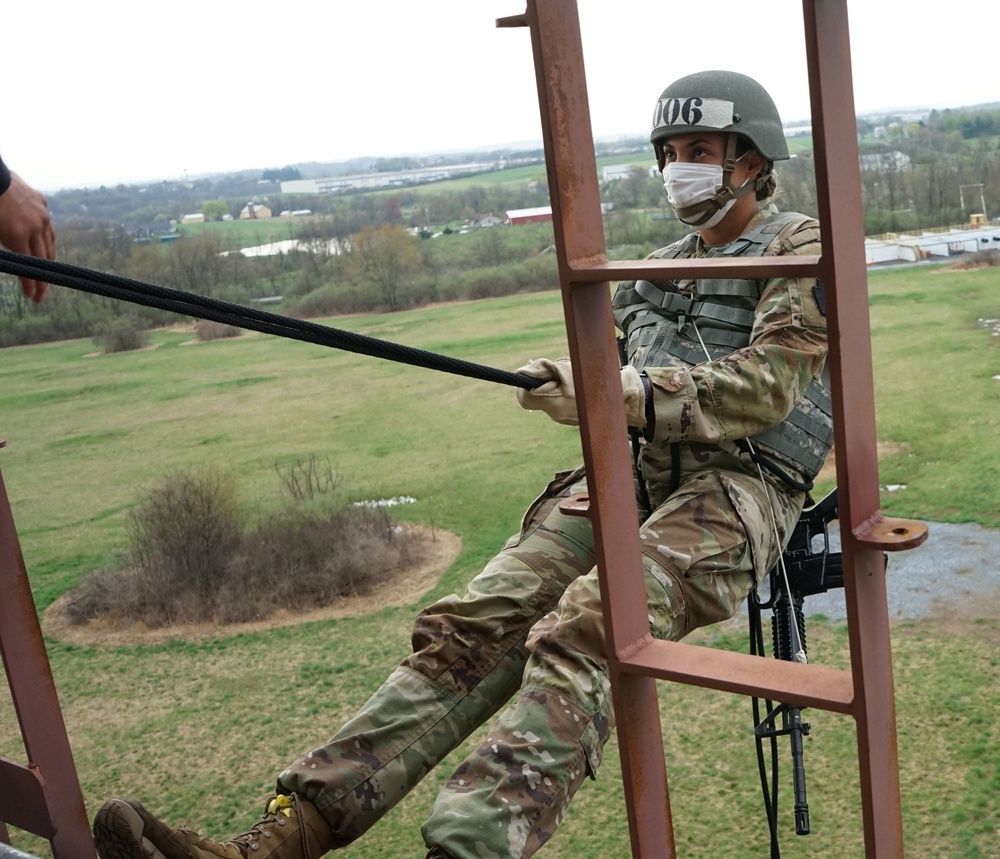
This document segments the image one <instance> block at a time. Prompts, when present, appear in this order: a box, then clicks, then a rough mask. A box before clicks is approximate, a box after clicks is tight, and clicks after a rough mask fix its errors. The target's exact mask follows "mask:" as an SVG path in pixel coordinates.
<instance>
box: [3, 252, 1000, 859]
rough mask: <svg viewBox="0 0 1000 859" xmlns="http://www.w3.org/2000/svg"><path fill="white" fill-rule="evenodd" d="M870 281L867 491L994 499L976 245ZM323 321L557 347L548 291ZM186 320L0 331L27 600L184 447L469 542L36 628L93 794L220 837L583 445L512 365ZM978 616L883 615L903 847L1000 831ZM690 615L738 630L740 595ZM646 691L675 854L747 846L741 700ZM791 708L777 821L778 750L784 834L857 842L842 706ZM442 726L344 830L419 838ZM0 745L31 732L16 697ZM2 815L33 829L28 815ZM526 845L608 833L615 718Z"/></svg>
mask: <svg viewBox="0 0 1000 859" xmlns="http://www.w3.org/2000/svg"><path fill="white" fill-rule="evenodd" d="M870 287H871V293H872V302H871V306H872V328H873V333H874V347H875V362H876V367H875V385H876V394H877V402H878V431H879V436H880V440H881V441H882V442H883V443H884V444H885V447H886V450H887V455H886V458H885V459H884V461H883V462H882V464H881V481H882V483H883V484H885V483H895V484H905V485H906V487H907V488H906V489H905V490H900V491H898V492H893V493H883V496H882V503H883V508H884V509H885V510H886V511H887V512H888V513H891V514H892V515H899V516H907V517H914V518H920V519H925V520H932V521H940V520H947V521H975V522H980V523H982V524H984V525H987V526H992V527H998V526H1000V505H998V503H997V489H996V487H997V482H998V481H997V477H998V475H997V470H998V466H997V462H998V455H1000V433H998V432H997V422H998V419H1000V383H998V382H997V381H996V380H995V379H993V376H995V375H997V374H998V373H1000V352H998V349H997V344H998V340H997V339H996V338H995V337H992V336H991V329H990V328H989V326H988V325H986V324H984V323H982V322H981V321H980V320H984V319H996V318H997V317H1000V308H998V303H1000V301H998V299H997V291H996V274H995V270H982V271H971V272H948V271H942V270H940V269H920V270H917V269H900V270H897V271H891V272H884V273H883V272H878V273H874V272H873V273H872V274H871V277H870ZM331 323H332V324H335V325H336V326H338V327H341V328H346V329H350V330H352V331H358V332H361V333H365V334H370V335H373V336H376V337H380V338H384V339H388V340H394V341H399V342H404V343H407V344H409V345H412V346H416V347H419V348H424V349H429V350H433V351H436V352H442V353H446V354H449V355H453V356H455V357H460V358H464V359H467V360H471V361H475V362H479V363H482V364H488V365H491V366H496V367H503V368H514V367H517V366H519V365H520V364H522V363H524V362H525V361H526V359H528V358H531V357H539V356H543V355H547V356H553V357H555V356H558V355H562V354H565V348H566V347H565V334H564V327H563V322H562V309H561V305H560V303H559V296H558V294H557V293H554V292H553V293H542V294H531V295H525V296H513V297H509V298H502V299H496V300H490V301H481V302H475V303H468V304H460V305H449V306H437V307H431V308H426V309H422V310H419V311H414V312H407V313H399V314H395V315H391V316H388V315H386V316H356V317H349V318H340V319H337V320H332V321H331ZM193 340H194V337H193V334H192V332H191V330H190V328H188V327H177V328H174V329H166V330H162V331H159V332H156V333H155V334H154V347H153V348H151V349H148V350H145V351H142V352H137V353H126V354H119V355H96V354H94V351H95V349H94V346H93V345H92V344H91V343H90V342H89V341H73V342H65V343H57V344H47V345H41V346H33V347H24V348H17V349H7V350H4V352H3V353H2V355H0V415H2V418H3V420H2V423H0V437H2V438H6V439H7V441H8V447H7V448H6V449H5V450H3V451H2V452H0V468H2V470H3V475H4V479H5V482H6V485H7V490H8V493H9V495H10V497H11V502H12V505H13V509H14V515H15V519H16V522H17V525H18V532H19V535H20V540H21V545H22V549H23V552H24V556H25V561H26V565H27V568H28V571H29V575H30V577H31V580H32V585H33V589H34V593H35V596H36V602H37V604H38V607H39V609H41V610H44V609H45V608H46V607H47V606H49V605H50V604H51V603H52V602H53V601H54V600H55V599H56V598H57V597H59V596H60V595H61V594H63V593H65V592H66V591H67V590H68V589H70V588H72V587H73V586H74V585H75V584H76V583H78V582H79V581H80V580H81V579H82V577H83V576H84V575H86V573H88V572H89V571H91V570H93V569H96V568H99V567H101V566H104V565H106V564H110V563H114V561H115V558H116V557H117V556H118V555H119V554H120V553H121V552H122V551H123V549H124V548H125V545H126V533H125V527H124V523H125V514H126V512H127V511H128V510H129V509H130V508H131V507H132V506H133V505H135V504H136V502H137V500H138V498H139V496H140V495H141V492H142V490H143V489H144V488H146V487H149V486H150V485H152V484H154V483H156V482H157V481H159V479H160V478H161V477H162V476H163V475H164V474H165V473H167V472H168V471H171V470H173V469H176V468H194V469H197V468H199V467H201V466H204V465H209V464H211V465H214V466H219V467H223V468H226V469H229V470H231V471H232V472H233V473H234V474H235V475H236V477H237V478H238V479H239V481H240V485H241V487H242V491H243V497H244V500H245V503H246V505H247V511H248V516H258V515H261V516H266V515H267V512H268V511H269V510H271V509H274V508H275V507H276V506H277V505H278V504H279V503H280V491H281V482H280V480H279V478H278V476H277V475H276V473H275V465H276V464H278V465H280V464H282V463H289V462H292V461H294V460H295V459H296V458H298V457H305V456H309V455H310V454H316V455H319V456H323V457H328V458H329V459H330V461H331V462H332V463H333V465H334V467H335V468H336V469H337V471H338V472H339V473H340V474H341V475H343V478H344V486H345V487H347V489H346V490H345V492H347V493H348V494H349V495H350V497H351V498H355V499H371V498H382V497H394V496H400V495H409V496H412V497H413V498H415V499H416V502H415V503H414V504H412V505H408V506H405V507H400V508H397V509H398V511H399V515H400V516H401V517H404V518H406V519H409V520H412V521H415V522H420V523H425V524H429V525H432V526H434V527H435V528H440V529H446V530H448V531H451V532H453V533H455V534H457V535H459V536H460V537H461V539H462V542H463V549H462V552H461V555H460V557H459V559H458V560H457V562H456V563H455V564H454V565H453V566H452V567H451V568H450V569H448V570H447V571H444V573H443V575H442V576H441V578H440V580H439V582H438V583H437V584H436V585H435V586H434V587H433V588H432V589H431V590H430V592H428V593H427V594H425V595H424V596H423V598H422V599H420V600H418V601H415V602H413V603H412V604H409V605H403V606H399V607H386V608H383V609H381V610H379V611H376V612H374V613H372V614H368V615H365V616H360V617H349V618H346V619H340V620H329V621H320V622H313V623H307V624H301V625H298V626H292V627H285V628H281V629H275V630H270V631H263V632H254V633H244V634H239V635H233V634H227V633H226V631H225V630H221V629H220V630H219V631H218V634H217V636H214V637H210V638H208V639H205V640H201V641H197V642H186V641H184V640H182V639H181V638H180V637H178V639H177V640H175V641H172V642H169V643H166V644H157V645H151V644H146V645H139V646H134V647H102V646H97V645H91V646H81V645H71V644H67V643H64V642H61V641H57V640H51V639H50V640H49V641H48V647H49V654H50V659H51V662H52V666H53V671H54V674H55V678H56V684H57V687H58V689H59V693H60V697H61V701H62V705H63V709H64V713H65V718H66V722H67V725H68V729H69V732H70V739H71V742H72V744H73V750H74V755H75V757H76V762H77V766H78V769H79V772H80V777H81V781H82V785H83V790H84V795H85V801H86V804H87V808H88V812H90V813H91V814H92V813H93V812H94V811H95V810H96V809H97V808H98V807H99V805H100V804H101V803H102V802H103V801H104V800H105V799H106V798H107V797H109V796H112V795H126V796H135V797H137V798H141V799H142V800H143V801H144V802H145V803H146V804H147V805H148V806H149V807H150V808H151V810H153V811H154V812H156V813H159V814H162V815H163V816H164V817H165V818H166V819H167V820H169V821H171V822H173V823H176V824H185V825H190V826H193V827H195V828H199V829H204V830H206V831H208V832H210V833H213V834H215V835H217V836H226V835H231V834H233V833H234V832H235V831H242V830H243V829H244V828H246V827H247V826H248V825H249V824H250V823H251V822H252V821H253V820H254V819H255V818H256V816H257V813H258V810H259V806H260V803H261V802H262V801H263V799H264V798H265V796H266V795H267V792H268V790H269V789H270V786H271V784H272V783H273V778H274V775H275V773H277V772H278V771H279V770H280V769H281V768H283V767H284V766H285V765H286V764H287V763H288V762H289V761H290V760H291V759H292V758H293V757H294V756H295V755H297V754H298V753H300V752H302V751H303V750H305V749H308V748H311V747H313V746H315V745H317V744H319V743H321V742H322V741H324V740H325V739H326V738H327V737H328V736H330V735H331V734H332V733H333V732H334V731H335V730H336V728H337V727H338V726H339V724H340V723H341V722H342V721H343V720H344V718H346V716H347V715H348V714H350V713H351V712H352V711H353V710H354V709H356V708H357V707H358V706H359V705H360V704H361V703H363V701H364V700H365V699H366V697H367V696H368V695H369V694H370V692H371V691H372V689H373V688H374V686H375V685H377V684H378V683H379V682H380V681H381V679H382V678H383V677H384V676H385V675H386V674H387V673H388V671H389V670H390V669H391V668H392V666H393V665H394V664H395V663H396V662H397V661H398V659H399V658H400V656H401V655H402V654H403V653H404V652H405V650H406V648H407V646H408V637H409V629H410V623H411V620H412V617H413V614H414V613H415V612H416V611H417V610H418V609H419V607H420V605H421V604H423V603H424V602H426V600H428V599H430V598H433V597H435V596H438V595H441V594H445V593H448V592H451V591H453V590H456V589H459V588H461V586H462V583H463V582H464V581H465V580H467V579H468V578H469V577H470V576H472V575H473V574H475V572H477V571H478V569H479V568H481V566H482V564H483V563H484V562H485V561H486V560H487V559H488V558H489V557H490V556H491V555H492V553H493V552H494V551H495V550H496V549H497V548H498V547H499V545H500V544H501V542H502V541H503V540H504V539H505V538H506V537H507V536H508V535H509V534H510V533H512V532H513V531H514V530H515V529H516V527H517V522H518V519H519V517H520V514H521V512H522V510H523V508H524V506H525V505H526V503H527V501H528V500H530V498H531V497H532V495H533V494H534V493H535V492H537V490H538V489H539V488H540V487H541V486H542V485H544V483H545V481H546V480H547V479H548V476H549V475H550V473H551V472H552V471H554V470H556V469H558V468H562V467H567V466H570V465H573V464H575V463H576V461H577V460H578V458H579V442H578V438H577V434H576V432H575V431H574V430H572V429H569V428H564V427H558V426H555V425H553V424H551V423H550V422H548V421H547V420H545V419H544V418H543V417H542V416H540V415H538V414H529V413H526V412H523V411H522V410H520V409H518V408H517V407H516V405H515V404H514V398H513V393H512V391H510V390H509V389H506V388H504V387H502V386H495V385H489V384H487V383H485V382H479V381H475V380H470V379H465V378H460V377H456V376H447V375H441V374H435V373H432V372H430V371H426V370H420V369H416V368H411V367H404V366H401V365H397V364H392V363H388V362H385V361H379V360H375V359H371V358H365V357H362V356H357V355H352V354H347V353H341V352H336V351H332V350H325V349H322V348H321V347H317V346H311V345H306V344H301V343H296V342H292V341H287V340H277V339H273V338H268V337H265V336H264V335H249V334H248V335H245V336H243V337H240V338H237V339H234V340H223V341H215V342H212V343H206V344H197V343H194V342H193ZM932 539H933V534H932ZM918 551H919V550H918ZM890 569H891V568H890ZM944 585H945V583H942V586H944ZM998 615H1000V612H998V610H997V608H996V607H995V606H994V605H992V604H991V603H989V602H986V601H984V602H983V604H982V605H981V606H979V607H978V608H977V609H976V610H975V611H974V612H971V613H970V615H969V616H968V617H952V616H941V617H936V618H933V619H929V620H924V621H920V622H907V623H900V624H896V625H895V626H894V628H893V648H894V664H895V674H896V685H897V696H898V697H897V706H898V711H899V712H898V727H899V745H900V759H901V760H900V765H901V778H902V784H903V803H904V831H905V834H906V841H907V856H908V857H910V859H924V858H925V857H926V859H930V857H935V859H939V857H955V859H958V857H962V859H986V857H995V856H997V855H998V854H997V852H996V845H997V843H998V840H1000V835H998V833H1000V735H998V728H997V724H996V719H995V714H996V712H997V711H998V708H1000V682H998V680H1000V668H998V659H997V656H996V653H997V648H998V645H1000V620H998ZM699 640H701V641H704V642H706V643H711V644H713V645H714V646H720V647H729V648H735V649H745V643H744V640H745V632H744V630H743V629H742V628H741V624H739V623H731V624H726V625H722V626H720V627H718V628H713V629H711V630H707V631H704V632H703V633H701V634H699ZM810 645H811V647H810V654H811V655H812V657H813V659H814V661H818V662H822V663H824V664H829V665H834V666H844V665H846V664H847V663H848V661H849V656H848V645H847V636H846V631H845V630H844V629H843V628H842V627H841V626H839V625H835V624H831V623H823V622H813V623H812V624H811V626H810ZM5 697H6V696H0V699H5ZM661 707H662V712H663V716H664V721H663V724H664V737H665V742H666V746H667V753H668V770H669V773H670V779H671V783H670V784H671V800H672V807H673V813H674V818H675V827H676V833H677V839H678V849H679V853H680V855H682V856H685V857H719V856H726V857H747V856H764V855H766V854H767V847H766V843H767V842H766V829H765V825H764V820H763V813H762V809H761V801H760V792H759V786H758V784H757V775H756V762H755V758H754V752H753V741H752V730H751V722H750V710H749V704H748V702H747V701H745V700H744V699H742V698H739V697H735V696H728V695H722V694H720V693H714V692H708V691H704V690H698V689H693V688H688V687H682V686H675V685H666V684H665V685H663V686H662V687H661ZM807 719H808V721H810V722H811V723H812V724H813V733H812V735H811V736H810V737H809V738H808V739H807V740H806V767H807V773H808V778H809V786H810V804H811V812H812V822H813V830H814V832H813V834H812V835H810V836H809V837H808V838H796V837H795V836H794V835H793V834H792V829H791V809H790V798H789V795H788V784H789V783H788V781H787V777H786V779H785V780H784V782H783V784H784V786H785V802H784V806H783V811H782V814H783V821H782V822H783V832H784V836H783V845H782V847H783V850H782V852H783V854H784V855H785V856H786V857H790V859H792V857H823V859H829V857H832V859H844V858H845V857H859V856H861V855H863V846H862V831H861V821H860V802H859V798H858V788H857V770H856V765H855V764H854V756H855V750H854V746H855V737H854V730H853V724H852V723H851V721H850V720H849V719H846V718H844V717H840V716H836V715H833V714H827V713H822V712H812V711H810V712H808V713H807ZM478 739H479V735H478V734H477V735H474V736H473V738H472V739H471V740H470V742H476V741H478ZM465 748H468V747H465ZM462 752H463V749H459V750H458V751H457V752H456V753H455V754H454V755H453V756H452V757H451V758H449V759H448V761H446V762H445V765H444V766H443V767H441V768H439V771H438V772H435V773H432V774H431V775H430V776H428V778H427V779H426V780H425V782H424V783H423V784H422V785H421V786H419V787H418V788H417V789H416V790H415V791H414V793H413V794H412V795H411V796H410V797H408V798H407V799H406V800H405V801H404V802H403V803H401V804H400V806H399V807H398V808H397V809H396V810H394V811H393V812H392V813H390V815H388V817H387V818H386V819H385V820H384V821H383V822H382V823H381V824H380V826H379V827H378V829H377V830H376V833H375V834H373V836H372V837H369V838H367V839H363V840H362V841H361V842H359V844H358V845H357V846H356V847H354V848H351V849H348V850H345V851H343V852H342V853H341V854H339V855H342V856H344V857H348V859H355V857H356V859H360V857H362V856H363V857H366V859H372V857H387V859H388V857H402V856H421V855H423V854H422V851H421V839H420V835H419V823H420V821H421V820H422V819H423V817H424V815H425V814H426V812H427V809H428V807H429V805H430V803H431V801H432V800H433V796H434V794H435V792H436V789H437V788H438V787H439V785H440V784H441V782H442V781H443V779H444V778H445V777H446V775H447V773H448V772H449V771H450V766H449V764H451V765H453V764H454V763H456V762H457V761H458V760H459V759H460V755H461V754H462ZM0 754H2V755H3V756H4V757H8V758H11V759H14V760H21V759H22V758H23V752H22V748H21V746H20V737H19V734H18V729H17V724H16V720H15V719H14V715H13V712H12V709H11V707H10V706H9V702H7V701H6V700H0ZM783 765H784V767H785V772H786V773H787V772H788V768H787V758H786V759H785V760H784V761H783ZM14 838H15V846H18V847H20V848H22V849H26V850H30V851H32V852H36V853H38V854H40V855H43V856H47V855H48V845H47V844H46V843H45V842H42V841H40V840H38V839H35V838H32V837H29V836H25V835H23V834H22V833H17V832H15V833H14ZM544 853H545V855H546V856H549V857H553V859H557V857H567V859H568V857H574V859H580V857H594V859H605V857H622V856H626V855H627V854H628V836H627V825H626V823H625V820H624V806H623V802H622V799H621V787H620V770H619V765H618V756H617V747H616V745H615V743H614V740H612V741H611V743H610V744H609V746H608V748H607V750H606V754H605V764H604V767H603V768H602V770H601V773H600V776H599V780H598V781H597V782H596V783H593V784H587V785H586V786H585V788H584V789H583V790H582V791H581V793H580V796H579V797H578V798H577V800H576V801H575V802H574V804H573V807H572V809H571V812H570V815H569V818H568V820H567V821H566V823H565V824H564V826H563V827H562V829H561V830H560V834H559V835H558V836H557V837H556V838H555V839H554V840H553V842H551V844H550V845H549V846H548V847H547V848H546V850H545V851H544Z"/></svg>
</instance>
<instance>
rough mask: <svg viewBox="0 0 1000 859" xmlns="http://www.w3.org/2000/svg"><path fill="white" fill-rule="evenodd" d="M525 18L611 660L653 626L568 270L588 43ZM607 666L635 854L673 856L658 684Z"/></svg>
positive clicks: (599, 360)
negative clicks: (581, 420) (583, 418)
mask: <svg viewBox="0 0 1000 859" xmlns="http://www.w3.org/2000/svg"><path fill="white" fill-rule="evenodd" d="M525 17H526V20H524V19H509V20H507V21H505V22H500V23H501V24H507V25H510V24H521V23H527V24H528V25H529V26H530V28H531V36H532V45H533V49H534V57H535V72H536V77H537V81H538V98H539V103H540V107H541V111H542V116H543V123H542V133H543V136H544V141H545V153H546V163H547V169H548V180H549V189H550V194H551V198H552V209H553V216H554V217H553V222H554V228H555V240H556V249H557V252H558V258H559V273H560V281H561V283H562V296H563V305H564V311H565V318H566V327H567V331H568V333H569V345H570V358H571V359H572V363H573V373H574V378H575V380H576V385H577V397H578V402H579V406H580V409H581V411H582V412H583V413H585V414H587V415H588V416H589V417H588V419H587V420H586V421H585V422H584V425H583V426H581V436H582V443H583V458H584V464H585V465H586V468H587V479H588V488H589V492H590V516H591V522H592V524H593V527H594V539H595V545H596V550H597V557H598V571H599V574H600V581H601V594H602V598H603V599H604V601H605V606H606V607H609V608H608V610H606V613H605V617H606V619H607V627H606V634H607V640H608V648H609V651H610V652H611V653H612V654H614V653H617V652H620V651H628V650H629V649H631V648H632V647H634V646H635V645H636V643H637V642H641V641H642V640H643V639H647V638H649V621H648V617H647V612H646V597H645V585H644V581H643V576H642V558H641V553H640V549H639V528H638V523H637V521H636V516H635V487H634V483H633V481H632V467H631V462H630V460H629V456H628V450H627V447H626V445H625V444H624V443H623V442H624V440H625V439H626V438H627V428H626V426H625V415H624V410H623V409H622V394H621V381H620V377H619V364H618V352H617V348H616V346H615V337H614V321H613V319H612V316H611V302H610V300H609V297H610V284H609V283H608V281H607V279H606V278H605V279H604V280H603V281H597V282H590V283H586V282H580V281H578V280H577V279H576V278H575V277H574V273H573V266H574V265H575V264H578V263H579V262H581V261H583V262H586V261H600V260H606V255H605V246H604V224H603V221H602V218H601V207H600V195H599V190H598V184H597V167H596V163H595V161H594V141H593V134H592V131H591V127H590V106H589V103H588V100H587V84H586V79H585V73H584V65H583V45H582V41H581V37H580V25H579V18H578V14H577V8H576V2H575V0H549V2H529V4H528V8H527V12H526V16H525ZM637 573H638V575H637ZM610 581H613V582H614V587H609V582H610ZM609 662H610V670H611V674H612V682H613V684H614V687H615V688H616V690H617V692H616V693H615V695H614V696H613V697H614V706H615V717H616V721H617V731H618V742H619V748H620V750H621V758H622V767H623V770H624V773H625V784H626V793H627V795H628V809H629V822H630V825H629V829H630V832H631V837H632V851H633V853H634V854H635V855H641V856H654V855H660V856H664V855H666V856H673V855H674V846H673V828H672V826H671V823H670V808H669V800H668V793H667V776H666V766H665V764H664V759H663V741H662V737H661V735H660V717H659V703H658V699H657V693H656V681H655V680H654V679H653V678H651V677H648V676H640V675H636V674H623V673H622V672H621V671H620V670H619V665H618V662H617V660H615V659H614V658H613V657H612V658H611V659H610V660H609ZM664 851H666V852H664Z"/></svg>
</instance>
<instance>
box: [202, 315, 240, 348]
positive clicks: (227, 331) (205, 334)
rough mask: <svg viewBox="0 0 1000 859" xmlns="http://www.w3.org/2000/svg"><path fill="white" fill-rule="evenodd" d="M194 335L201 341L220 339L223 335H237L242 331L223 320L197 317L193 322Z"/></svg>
mask: <svg viewBox="0 0 1000 859" xmlns="http://www.w3.org/2000/svg"><path fill="white" fill-rule="evenodd" d="M194 333H195V336H196V337H197V338H198V339H199V340H200V341H201V342H202V343H207V342H208V341H210V340H222V339H223V338H225V337H239V336H240V335H241V334H242V333H243V332H242V331H241V330H240V329H239V328H237V327H236V326H235V325H227V324H226V323H225V322H213V321H212V320H211V319H199V320H198V321H197V322H195V324H194Z"/></svg>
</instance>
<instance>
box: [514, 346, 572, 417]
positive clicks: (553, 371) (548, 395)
mask: <svg viewBox="0 0 1000 859" xmlns="http://www.w3.org/2000/svg"><path fill="white" fill-rule="evenodd" d="M517 372H518V373H524V375H526V376H533V377H534V378H536V379H541V380H543V381H544V382H545V384H544V385H539V386H538V387H537V388H532V389H531V390H528V389H527V388H518V389H517V401H518V402H519V403H520V404H521V407H522V408H525V409H529V410H535V409H537V410H539V411H543V412H545V414H547V415H548V416H549V417H550V418H552V420H554V421H555V422H556V423H557V424H566V425H567V426H571V427H575V426H578V425H579V423H580V419H579V418H578V417H577V414H576V388H574V387H573V369H572V367H571V366H570V363H569V358H560V359H559V360H558V361H550V360H549V359H548V358H537V359H535V360H533V361H529V362H528V363H527V364H525V365H524V366H523V367H521V368H519V369H518V370H517Z"/></svg>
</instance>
